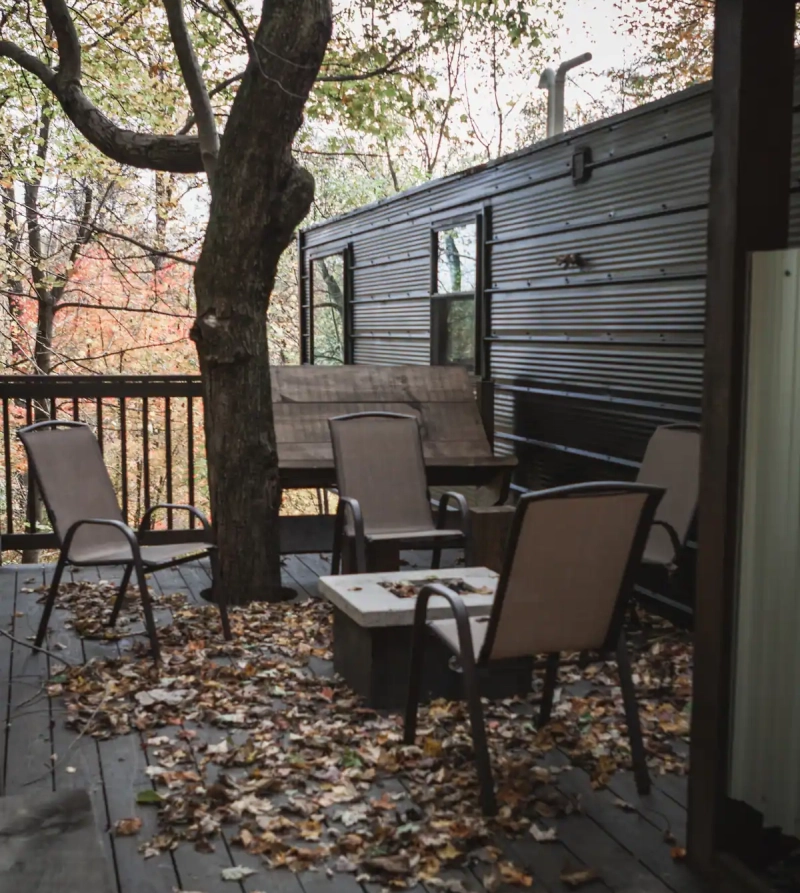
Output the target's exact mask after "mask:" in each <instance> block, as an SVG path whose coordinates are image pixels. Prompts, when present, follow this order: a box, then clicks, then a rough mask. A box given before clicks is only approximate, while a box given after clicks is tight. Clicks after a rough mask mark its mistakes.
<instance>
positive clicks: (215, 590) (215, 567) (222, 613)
mask: <svg viewBox="0 0 800 893" xmlns="http://www.w3.org/2000/svg"><path fill="white" fill-rule="evenodd" d="M208 560H209V563H210V564H211V594H212V595H213V597H214V604H215V605H216V606H217V608H218V609H219V617H220V620H221V621H222V635H223V636H224V637H225V641H226V642H230V640H231V639H232V638H233V636H232V634H231V621H230V618H229V617H228V606H227V605H226V604H225V602H224V601H222V599H221V598H220V595H219V555H218V554H217V550H216V549H211V550H210V552H209V553H208Z"/></svg>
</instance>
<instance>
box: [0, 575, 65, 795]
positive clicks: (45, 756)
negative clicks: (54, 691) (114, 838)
mask: <svg viewBox="0 0 800 893" xmlns="http://www.w3.org/2000/svg"><path fill="white" fill-rule="evenodd" d="M42 580H43V575H42V571H41V569H38V568H37V569H36V570H32V569H30V568H26V569H25V570H24V571H23V572H22V573H21V574H18V575H17V580H16V586H15V601H14V623H13V634H14V636H15V638H17V639H18V640H20V641H23V642H24V641H29V640H31V639H32V637H33V636H34V635H35V634H36V627H37V626H38V623H39V617H40V616H41V613H42V606H41V605H40V604H39V603H38V601H37V599H38V594H37V593H35V592H32V591H31V592H23V591H22V590H23V589H30V590H32V589H34V588H35V587H38V586H41V584H42ZM48 676H49V665H48V659H47V656H46V655H45V654H42V653H41V652H33V651H31V650H30V648H26V647H24V646H23V645H19V644H16V643H14V647H13V650H12V658H11V692H10V699H9V716H8V737H7V743H6V760H5V784H4V793H5V794H6V795H8V794H17V793H23V792H30V791H35V790H49V791H52V790H54V787H53V777H52V770H53V763H52V759H51V757H52V754H53V742H52V736H51V730H50V701H49V699H48V698H46V697H39V696H38V695H39V692H40V691H41V689H42V685H43V683H44V682H45V680H46V679H47V678H48Z"/></svg>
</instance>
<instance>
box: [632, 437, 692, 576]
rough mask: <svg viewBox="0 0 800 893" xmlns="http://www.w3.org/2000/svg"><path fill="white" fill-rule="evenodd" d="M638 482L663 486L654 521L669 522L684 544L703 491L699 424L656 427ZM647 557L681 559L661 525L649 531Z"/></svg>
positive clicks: (668, 560) (660, 560) (669, 560)
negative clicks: (701, 488) (701, 484)
mask: <svg viewBox="0 0 800 893" xmlns="http://www.w3.org/2000/svg"><path fill="white" fill-rule="evenodd" d="M636 481H637V483H640V484H652V485H653V486H656V487H663V488H664V490H665V491H666V492H665V494H664V498H663V499H662V500H661V502H660V503H659V506H658V510H657V511H656V517H655V520H656V521H664V522H666V523H667V524H669V525H670V527H672V529H673V530H674V531H675V533H676V534H677V537H678V540H679V542H680V544H681V545H682V546H683V545H685V544H686V537H687V536H688V535H689V530H690V528H691V526H692V521H693V520H694V517H695V514H696V512H697V500H698V496H699V492H700V427H699V426H698V425H691V424H677V425H663V426H662V427H660V428H656V430H655V432H654V433H653V436H652V437H651V438H650V442H649V443H648V444H647V451H646V452H645V454H644V459H643V460H642V465H641V468H640V469H639V474H638V476H637V478H636ZM644 559H645V560H646V561H651V562H654V563H655V564H664V565H668V564H671V563H672V562H674V561H677V559H678V556H677V555H676V554H675V549H674V548H673V545H672V540H671V539H670V536H669V534H668V533H667V531H666V530H665V529H664V528H663V527H662V526H661V525H660V524H657V525H655V526H654V527H653V528H652V529H651V530H650V536H649V538H648V540H647V545H646V546H645V550H644Z"/></svg>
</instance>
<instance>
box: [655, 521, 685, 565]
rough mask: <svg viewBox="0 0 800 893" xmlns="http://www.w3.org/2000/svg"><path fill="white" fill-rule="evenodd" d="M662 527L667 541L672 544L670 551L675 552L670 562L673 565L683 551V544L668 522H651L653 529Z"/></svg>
mask: <svg viewBox="0 0 800 893" xmlns="http://www.w3.org/2000/svg"><path fill="white" fill-rule="evenodd" d="M656 526H658V527H663V528H664V530H666V531H667V533H668V534H669V540H670V543H671V544H672V549H673V551H674V552H675V554H674V556H673V558H672V561H673V563H675V562H676V561H677V560H678V556H679V555H680V553H681V550H682V549H683V543H682V542H681V541H680V539H679V538H678V533H677V531H676V530H675V528H674V527H673V526H672V525H671V524H670V523H669V522H668V521H653V527H656Z"/></svg>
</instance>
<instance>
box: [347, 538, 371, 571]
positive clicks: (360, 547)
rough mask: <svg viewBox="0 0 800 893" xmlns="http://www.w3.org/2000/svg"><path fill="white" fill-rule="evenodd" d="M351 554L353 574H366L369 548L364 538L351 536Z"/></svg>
mask: <svg viewBox="0 0 800 893" xmlns="http://www.w3.org/2000/svg"><path fill="white" fill-rule="evenodd" d="M353 552H354V557H355V565H356V571H355V572H356V573H357V574H366V573H367V572H368V571H369V552H370V546H369V544H368V543H367V542H366V540H365V539H364V537H363V536H359V535H358V534H357V533H356V534H355V535H354V536H353ZM351 573H352V572H351Z"/></svg>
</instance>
